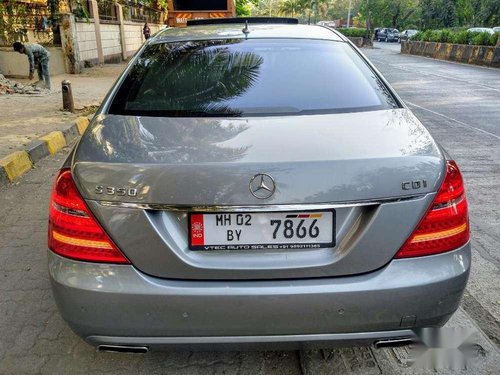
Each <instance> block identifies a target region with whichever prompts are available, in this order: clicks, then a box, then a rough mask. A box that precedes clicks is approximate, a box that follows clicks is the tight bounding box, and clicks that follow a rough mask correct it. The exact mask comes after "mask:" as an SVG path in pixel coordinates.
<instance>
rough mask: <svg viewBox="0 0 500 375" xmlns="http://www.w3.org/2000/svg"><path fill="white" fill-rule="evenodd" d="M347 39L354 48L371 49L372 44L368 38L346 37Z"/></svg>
mask: <svg viewBox="0 0 500 375" xmlns="http://www.w3.org/2000/svg"><path fill="white" fill-rule="evenodd" d="M347 39H349V40H350V41H351V42H352V43H353V44H354V45H355V46H356V47H358V48H361V47H373V42H372V40H371V39H369V38H363V37H358V36H348V37H347Z"/></svg>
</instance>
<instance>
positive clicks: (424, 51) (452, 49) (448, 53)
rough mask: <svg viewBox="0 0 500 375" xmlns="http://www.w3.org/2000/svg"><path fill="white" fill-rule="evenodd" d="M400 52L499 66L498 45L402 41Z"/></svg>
mask: <svg viewBox="0 0 500 375" xmlns="http://www.w3.org/2000/svg"><path fill="white" fill-rule="evenodd" d="M401 53H406V54H411V55H420V56H426V57H432V58H434V59H440V60H450V61H456V62H461V63H466V64H475V65H485V66H490V67H493V68H500V47H498V46H497V47H495V46H471V45H465V44H452V43H437V42H419V41H408V42H406V41H404V42H402V43H401Z"/></svg>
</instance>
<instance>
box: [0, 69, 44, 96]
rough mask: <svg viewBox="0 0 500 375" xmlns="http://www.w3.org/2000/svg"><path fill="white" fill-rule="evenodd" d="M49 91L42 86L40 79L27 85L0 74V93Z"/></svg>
mask: <svg viewBox="0 0 500 375" xmlns="http://www.w3.org/2000/svg"><path fill="white" fill-rule="evenodd" d="M48 93H50V90H47V89H46V88H45V87H44V83H43V82H42V81H38V82H35V83H32V84H29V85H23V84H22V83H19V82H15V81H12V80H10V79H7V78H5V77H4V76H3V75H2V74H0V95H12V94H26V95H45V94H48Z"/></svg>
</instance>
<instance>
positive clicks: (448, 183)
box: [396, 160, 469, 258]
mask: <svg viewBox="0 0 500 375" xmlns="http://www.w3.org/2000/svg"><path fill="white" fill-rule="evenodd" d="M467 241H469V216H468V212H467V199H466V198H465V189H464V182H463V179H462V175H461V173H460V170H459V169H458V166H457V164H456V163H455V162H454V161H451V160H449V161H447V162H446V176H445V178H444V181H443V183H442V184H441V188H440V189H439V191H438V193H437V195H436V197H435V198H434V201H433V202H432V205H431V208H430V209H429V211H427V213H426V214H425V216H424V218H423V219H422V220H421V221H420V223H419V224H418V226H417V229H415V231H414V232H413V233H412V235H411V236H410V238H408V240H407V241H406V242H405V244H404V245H403V246H402V247H401V249H400V250H399V251H398V253H397V254H396V258H409V257H417V256H423V255H432V254H439V253H444V252H446V251H450V250H455V249H457V248H459V247H460V246H462V245H465V244H466V243H467Z"/></svg>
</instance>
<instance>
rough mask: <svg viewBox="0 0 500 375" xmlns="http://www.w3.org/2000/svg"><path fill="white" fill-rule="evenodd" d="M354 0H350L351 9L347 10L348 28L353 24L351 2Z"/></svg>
mask: <svg viewBox="0 0 500 375" xmlns="http://www.w3.org/2000/svg"><path fill="white" fill-rule="evenodd" d="M351 2H352V0H349V11H348V12H347V28H349V25H350V24H351V6H352V4H351Z"/></svg>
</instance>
